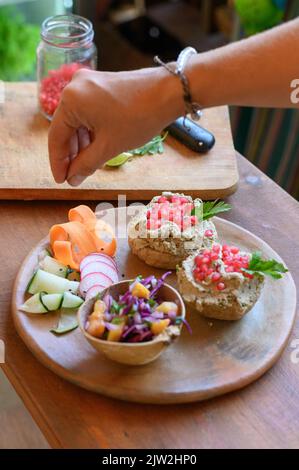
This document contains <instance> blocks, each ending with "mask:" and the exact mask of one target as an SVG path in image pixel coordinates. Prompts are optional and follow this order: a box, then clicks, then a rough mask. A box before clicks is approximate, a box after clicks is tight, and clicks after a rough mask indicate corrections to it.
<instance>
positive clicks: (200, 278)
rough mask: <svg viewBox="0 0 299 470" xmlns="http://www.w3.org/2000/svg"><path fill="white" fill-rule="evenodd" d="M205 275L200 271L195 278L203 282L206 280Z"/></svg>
mask: <svg viewBox="0 0 299 470" xmlns="http://www.w3.org/2000/svg"><path fill="white" fill-rule="evenodd" d="M205 277H206V275H205V274H204V273H201V272H199V273H196V275H195V280H196V281H199V282H201V281H204V280H205Z"/></svg>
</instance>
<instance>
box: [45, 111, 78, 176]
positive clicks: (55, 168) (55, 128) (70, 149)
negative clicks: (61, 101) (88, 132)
mask: <svg viewBox="0 0 299 470" xmlns="http://www.w3.org/2000/svg"><path fill="white" fill-rule="evenodd" d="M75 134H76V129H75V128H74V127H72V126H70V125H69V124H68V122H67V119H66V116H65V113H64V112H63V110H62V108H61V107H59V108H58V109H57V111H56V112H55V114H54V117H53V121H52V123H51V126H50V130H49V135H48V150H49V159H50V165H51V170H52V173H53V176H54V179H55V181H56V183H63V182H64V181H65V179H66V176H67V172H68V167H69V165H70V161H71V158H72V157H73V156H74V151H77V150H78V147H77V146H76V143H75V142H74V140H75V139H74V135H75Z"/></svg>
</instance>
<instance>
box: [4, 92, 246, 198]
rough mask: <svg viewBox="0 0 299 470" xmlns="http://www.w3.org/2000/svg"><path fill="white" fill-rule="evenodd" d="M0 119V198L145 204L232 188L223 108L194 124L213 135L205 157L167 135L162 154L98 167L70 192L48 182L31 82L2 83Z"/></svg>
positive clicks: (232, 158) (44, 125) (44, 129)
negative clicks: (169, 195)
mask: <svg viewBox="0 0 299 470" xmlns="http://www.w3.org/2000/svg"><path fill="white" fill-rule="evenodd" d="M99 112H101V111H100V110H99ZM0 116H1V118H0V119H1V126H0V198H1V199H81V200H83V199H85V200H91V199H94V200H103V199H104V200H112V199H117V197H118V195H119V194H125V195H126V196H127V199H135V200H138V199H139V200H146V199H150V198H152V197H153V196H154V195H156V194H159V193H160V192H162V191H165V190H169V191H174V192H175V191H179V192H184V193H186V194H190V195H192V196H193V197H195V196H198V197H201V198H203V199H213V198H217V197H225V196H228V195H229V194H231V193H233V192H234V191H235V190H236V187H237V183H238V171H237V166H236V155H235V150H234V146H233V141H232V135H231V129H230V122H229V116H228V109H227V107H219V108H212V109H207V110H206V111H205V112H204V116H203V118H202V120H201V122H200V124H201V125H202V126H203V127H205V128H207V129H208V130H210V131H211V132H212V133H213V134H214V135H215V137H216V144H215V146H214V147H213V149H212V150H211V151H210V152H208V153H207V154H204V155H203V154H202V155H200V154H196V153H194V152H192V151H191V150H189V149H187V147H185V146H184V145H182V144H180V143H179V142H177V141H176V140H175V139H173V138H172V137H170V136H169V137H167V139H166V141H165V152H164V153H163V154H162V155H154V156H149V155H147V156H145V157H142V158H135V159H134V160H133V161H131V162H128V163H126V164H125V165H124V166H122V167H120V168H118V169H111V168H110V169H107V168H106V169H105V168H103V169H100V170H98V171H97V172H96V173H95V174H94V175H93V176H91V177H90V178H88V179H87V180H86V181H85V182H84V183H83V184H82V185H81V186H80V187H79V188H76V189H75V188H72V187H71V186H69V185H68V184H67V183H65V184H63V185H58V184H56V183H55V182H54V180H53V177H52V174H51V171H50V166H49V161H48V150H47V133H48V128H49V123H48V121H47V120H46V119H45V118H44V117H43V116H41V115H40V113H39V112H38V110H37V97H36V84H35V83H6V84H5V102H4V104H0ZM115 138H117V136H115Z"/></svg>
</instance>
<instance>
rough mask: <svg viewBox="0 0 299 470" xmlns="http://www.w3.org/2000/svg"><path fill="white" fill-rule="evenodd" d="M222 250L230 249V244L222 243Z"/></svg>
mask: <svg viewBox="0 0 299 470" xmlns="http://www.w3.org/2000/svg"><path fill="white" fill-rule="evenodd" d="M222 250H223V251H230V249H229V246H228V245H222Z"/></svg>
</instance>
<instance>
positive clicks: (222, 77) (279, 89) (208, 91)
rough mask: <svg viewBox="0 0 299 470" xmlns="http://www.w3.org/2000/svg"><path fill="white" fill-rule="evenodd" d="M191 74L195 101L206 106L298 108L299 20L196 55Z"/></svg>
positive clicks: (191, 62)
mask: <svg viewBox="0 0 299 470" xmlns="http://www.w3.org/2000/svg"><path fill="white" fill-rule="evenodd" d="M186 75H187V77H188V79H189V82H190V87H191V92H192V97H193V100H194V101H196V102H198V103H199V104H201V105H202V106H203V107H204V108H207V107H212V106H218V105H223V104H229V105H243V106H258V107H296V106H297V107H298V104H297V105H296V104H294V103H292V102H291V100H290V94H291V92H292V88H291V86H290V85H291V81H292V80H294V79H295V78H299V19H296V20H293V21H290V22H288V23H286V24H284V25H282V26H279V27H277V28H273V29H271V30H269V31H267V32H265V33H261V34H258V35H256V36H253V37H251V38H248V39H244V40H242V41H238V42H236V43H232V44H229V45H227V46H224V47H221V48H219V49H215V50H213V51H209V52H206V53H202V54H198V55H196V56H194V57H192V58H191V59H190V61H189V64H188V66H187V68H186ZM169 81H171V79H169ZM171 83H173V82H172V81H171ZM171 86H173V84H172V85H171ZM178 99H179V97H178ZM176 106H177V105H176Z"/></svg>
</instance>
